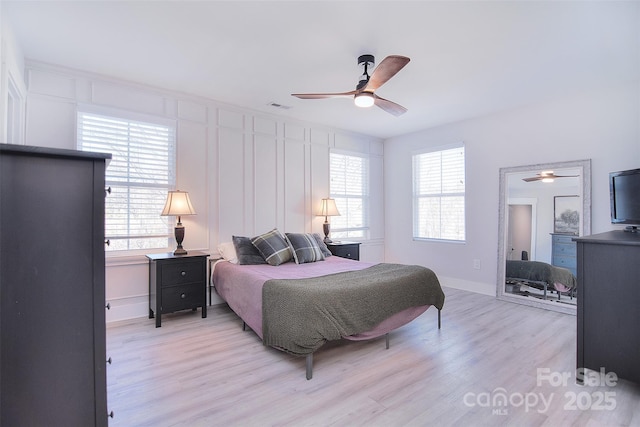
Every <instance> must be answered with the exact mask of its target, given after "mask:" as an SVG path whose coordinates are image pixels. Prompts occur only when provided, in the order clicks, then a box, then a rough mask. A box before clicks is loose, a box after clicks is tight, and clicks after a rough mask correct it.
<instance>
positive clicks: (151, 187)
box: [78, 112, 175, 251]
mask: <svg viewBox="0 0 640 427" xmlns="http://www.w3.org/2000/svg"><path fill="white" fill-rule="evenodd" d="M78 148H79V149H81V150H84V151H94V152H102V153H111V155H112V160H111V162H110V163H109V165H108V167H107V171H106V176H105V179H106V184H107V186H108V187H111V194H109V195H108V196H107V197H106V199H105V235H106V239H108V240H109V241H110V245H109V246H107V247H106V250H107V251H124V250H137V249H140V250H143V249H144V250H147V249H154V248H166V247H168V246H169V237H170V235H171V228H170V227H169V224H168V222H167V221H166V219H165V218H163V217H161V216H160V213H161V212H162V209H163V207H164V203H165V201H166V199H167V191H168V190H171V189H173V187H174V184H175V125H173V124H172V125H166V124H158V123H148V122H142V121H137V120H129V119H125V118H121V117H109V116H105V115H101V114H94V113H88V112H78Z"/></svg>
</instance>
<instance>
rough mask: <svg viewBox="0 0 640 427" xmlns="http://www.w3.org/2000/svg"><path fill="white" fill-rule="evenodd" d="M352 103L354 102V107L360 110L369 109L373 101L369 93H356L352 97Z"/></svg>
mask: <svg viewBox="0 0 640 427" xmlns="http://www.w3.org/2000/svg"><path fill="white" fill-rule="evenodd" d="M353 101H354V102H355V104H356V106H358V107H362V108H368V107H371V106H372V105H373V104H374V103H375V99H373V94H372V93H370V92H360V93H357V94H356V95H355V96H354V98H353Z"/></svg>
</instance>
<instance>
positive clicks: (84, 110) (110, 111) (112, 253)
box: [76, 104, 178, 257]
mask: <svg viewBox="0 0 640 427" xmlns="http://www.w3.org/2000/svg"><path fill="white" fill-rule="evenodd" d="M81 114H88V115H96V116H101V117H104V118H107V119H113V120H116V121H123V122H127V123H139V124H146V125H150V126H158V127H165V128H167V133H168V144H167V145H168V150H167V151H168V170H167V182H166V184H158V183H142V182H138V183H132V182H131V180H130V175H129V174H128V173H127V178H126V182H123V181H122V180H115V181H114V180H112V179H110V178H109V165H107V171H106V174H105V175H106V176H105V185H106V187H107V188H112V189H113V188H115V187H121V188H125V189H126V190H125V191H127V192H130V191H131V189H136V188H143V189H149V188H157V189H162V192H163V193H164V200H163V201H162V205H161V206H160V205H159V209H158V218H159V221H161V222H162V223H163V224H164V225H165V226H166V231H165V232H162V233H153V234H148V235H145V234H140V235H136V234H133V235H132V234H130V233H129V232H127V234H124V235H105V239H115V238H118V239H123V238H124V239H127V249H114V250H109V248H107V250H106V251H105V254H106V256H107V257H127V256H135V255H142V254H147V253H153V252H162V251H167V250H169V249H170V247H171V239H172V238H173V234H174V233H173V227H174V225H175V224H173V223H172V221H171V220H170V219H169V217H161V216H160V213H161V212H162V208H163V206H164V202H165V200H166V193H167V192H168V191H170V190H175V187H176V172H177V131H178V129H177V122H176V121H175V120H171V119H167V118H163V117H157V116H150V115H145V114H140V113H134V112H130V111H126V110H120V109H114V108H108V107H96V106H93V105H81V104H79V105H78V106H77V108H76V145H77V148H78V150H85V151H100V150H95V149H93V148H91V147H88V148H83V144H82V141H81V140H80V136H81V128H80V127H81V125H82V123H81V117H80V116H81ZM129 145H130V144H129V143H128V144H127V146H129ZM107 152H110V151H107ZM113 162H114V159H113V158H112V159H111V162H110V163H113ZM127 164H128V165H130V162H129V161H128V160H127ZM109 197H110V196H109V194H107V196H106V199H105V204H108V201H109ZM130 200H131V199H130V196H128V197H127V201H128V202H127V203H129V201H130ZM131 209H132V208H131V205H130V204H128V206H127V218H130V216H131ZM107 216H108V209H107V206H105V223H106V222H107ZM127 221H128V220H127ZM163 230H164V229H163ZM128 231H131V230H128ZM107 232H108V228H107V225H106V224H105V234H106V233H107ZM145 238H149V239H163V240H166V244H165V245H164V246H160V245H157V246H153V247H149V248H131V243H132V239H140V240H142V239H145Z"/></svg>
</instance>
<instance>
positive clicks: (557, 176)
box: [552, 175, 579, 178]
mask: <svg viewBox="0 0 640 427" xmlns="http://www.w3.org/2000/svg"><path fill="white" fill-rule="evenodd" d="M578 176H579V175H552V178H577V177H578Z"/></svg>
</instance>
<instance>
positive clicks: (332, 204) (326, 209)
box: [318, 199, 340, 217]
mask: <svg viewBox="0 0 640 427" xmlns="http://www.w3.org/2000/svg"><path fill="white" fill-rule="evenodd" d="M318 216H325V217H326V216H340V212H339V211H338V207H337V206H336V201H335V199H322V205H321V206H320V212H318Z"/></svg>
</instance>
